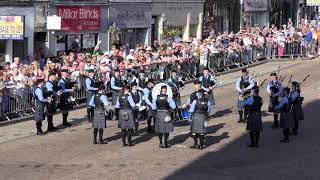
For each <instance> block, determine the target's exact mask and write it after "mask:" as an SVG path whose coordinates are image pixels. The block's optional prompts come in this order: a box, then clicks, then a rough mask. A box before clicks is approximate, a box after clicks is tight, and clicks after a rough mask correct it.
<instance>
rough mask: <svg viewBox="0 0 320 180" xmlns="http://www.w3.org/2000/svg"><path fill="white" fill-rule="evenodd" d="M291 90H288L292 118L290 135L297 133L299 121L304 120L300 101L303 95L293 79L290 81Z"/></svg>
mask: <svg viewBox="0 0 320 180" xmlns="http://www.w3.org/2000/svg"><path fill="white" fill-rule="evenodd" d="M291 85H292V87H291V92H290V96H289V98H290V103H291V106H292V107H291V113H292V115H293V119H294V128H293V129H292V131H291V134H292V135H295V136H296V135H298V129H299V121H300V120H304V113H303V109H302V101H303V97H301V95H300V93H301V90H300V87H299V84H298V83H297V82H296V81H294V82H292V83H291Z"/></svg>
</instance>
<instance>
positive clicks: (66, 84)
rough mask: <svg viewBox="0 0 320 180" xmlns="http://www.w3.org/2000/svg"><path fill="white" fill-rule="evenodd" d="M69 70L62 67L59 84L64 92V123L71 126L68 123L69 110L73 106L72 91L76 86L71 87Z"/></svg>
mask: <svg viewBox="0 0 320 180" xmlns="http://www.w3.org/2000/svg"><path fill="white" fill-rule="evenodd" d="M68 76H69V74H68V70H67V69H62V70H61V79H60V80H59V86H60V87H61V91H62V94H61V95H60V109H61V111H62V118H63V120H62V125H63V126H71V124H70V123H68V120H67V119H68V115H69V111H70V110H71V109H72V108H73V105H72V103H71V102H70V101H69V98H70V96H71V94H70V93H72V92H74V90H75V89H74V87H70V84H71V83H70V80H69V78H68Z"/></svg>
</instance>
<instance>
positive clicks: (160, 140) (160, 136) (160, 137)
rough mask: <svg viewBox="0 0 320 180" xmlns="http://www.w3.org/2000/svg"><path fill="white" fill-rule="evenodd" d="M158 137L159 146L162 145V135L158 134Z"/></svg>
mask: <svg viewBox="0 0 320 180" xmlns="http://www.w3.org/2000/svg"><path fill="white" fill-rule="evenodd" d="M158 137H159V142H160V144H162V137H163V133H158Z"/></svg>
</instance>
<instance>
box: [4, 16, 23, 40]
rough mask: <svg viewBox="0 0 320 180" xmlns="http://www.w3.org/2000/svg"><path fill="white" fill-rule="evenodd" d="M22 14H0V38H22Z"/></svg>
mask: <svg viewBox="0 0 320 180" xmlns="http://www.w3.org/2000/svg"><path fill="white" fill-rule="evenodd" d="M23 38H24V16H0V39H15V40H23Z"/></svg>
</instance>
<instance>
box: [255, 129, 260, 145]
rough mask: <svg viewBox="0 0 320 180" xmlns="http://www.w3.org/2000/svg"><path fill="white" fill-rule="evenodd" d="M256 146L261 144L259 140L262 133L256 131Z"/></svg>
mask: <svg viewBox="0 0 320 180" xmlns="http://www.w3.org/2000/svg"><path fill="white" fill-rule="evenodd" d="M254 135H255V138H256V139H255V140H256V141H255V144H256V145H258V144H259V139H260V131H255V134H254Z"/></svg>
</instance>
